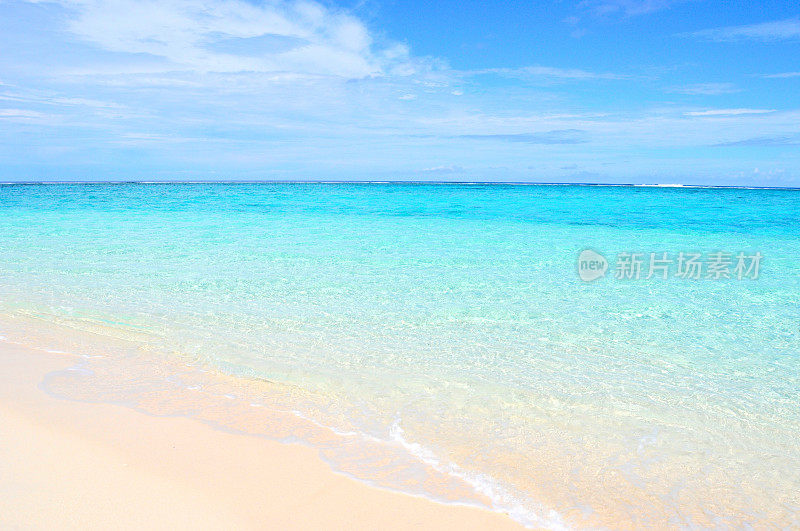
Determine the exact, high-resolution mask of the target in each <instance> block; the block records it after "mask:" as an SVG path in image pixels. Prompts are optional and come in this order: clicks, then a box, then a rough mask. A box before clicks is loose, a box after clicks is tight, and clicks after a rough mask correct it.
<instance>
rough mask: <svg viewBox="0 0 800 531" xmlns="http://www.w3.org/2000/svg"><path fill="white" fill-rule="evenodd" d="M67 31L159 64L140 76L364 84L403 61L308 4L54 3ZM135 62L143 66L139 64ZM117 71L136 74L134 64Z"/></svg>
mask: <svg viewBox="0 0 800 531" xmlns="http://www.w3.org/2000/svg"><path fill="white" fill-rule="evenodd" d="M55 2H56V3H58V4H60V5H61V6H63V7H65V8H66V9H67V10H68V13H69V23H68V28H69V30H70V31H71V32H72V33H73V34H74V35H76V36H77V37H79V38H80V39H81V40H84V41H87V42H89V43H93V44H95V45H97V46H98V47H100V48H102V49H103V50H107V51H110V52H123V53H128V54H145V55H146V56H150V57H152V58H156V59H158V60H160V61H161V62H160V63H156V64H155V65H154V64H148V66H147V70H149V71H151V72H153V71H176V70H191V71H197V72H295V73H305V74H312V75H332V76H341V77H345V78H363V77H367V76H373V75H380V74H382V73H384V72H385V71H386V70H387V69H392V68H397V67H399V66H401V65H402V63H406V62H408V49H407V48H403V47H398V46H390V47H388V49H385V50H380V49H376V47H375V46H374V44H373V38H372V36H371V35H370V33H369V30H368V29H367V27H366V26H365V25H364V24H363V23H362V22H361V21H360V20H358V19H357V18H355V17H353V16H352V15H349V14H347V13H345V12H341V11H337V10H335V9H332V8H328V7H325V6H323V5H322V4H319V3H316V2H313V1H309V0H297V1H277V2H270V3H263V4H258V5H255V4H251V3H248V2H245V1H243V0H169V1H166V0H161V1H157V0H144V1H142V0H55ZM139 62H140V63H141V62H142V61H141V60H139ZM124 69H127V70H128V71H135V70H136V66H135V65H126V66H124Z"/></svg>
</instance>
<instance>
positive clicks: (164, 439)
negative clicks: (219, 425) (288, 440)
mask: <svg viewBox="0 0 800 531" xmlns="http://www.w3.org/2000/svg"><path fill="white" fill-rule="evenodd" d="M74 362H75V359H74V358H73V357H71V356H65V355H55V354H48V353H43V352H40V351H34V350H30V349H26V348H23V347H20V346H16V345H10V344H7V343H6V344H0V426H2V428H1V429H0V527H1V528H4V529H9V528H10V529H16V528H20V529H54V528H58V529H86V528H105V529H108V528H115V529H133V528H149V529H153V528H161V529H167V528H172V529H174V528H183V529H186V528H191V529H218V528H226V529H255V528H260V529H263V528H283V529H287V528H291V529H301V528H302V529H305V528H316V529H319V528H327V529H345V528H346V529H376V528H381V529H389V528H391V529H409V528H414V529H448V528H449V529H519V528H520V526H519V525H518V524H516V523H515V522H513V521H512V520H511V519H510V518H507V517H505V516H503V515H500V514H495V513H491V512H488V511H484V510H480V509H476V508H471V507H465V506H449V505H442V504H438V503H435V502H431V501H428V500H425V499H421V498H416V497H413V496H408V495H405V494H400V493H394V492H389V491H384V490H380V489H376V488H372V487H369V486H367V485H364V484H362V483H359V482H357V481H355V480H352V479H350V478H347V477H345V476H342V475H339V474H336V473H334V472H332V471H331V470H330V468H329V467H328V466H327V465H326V464H325V463H324V462H323V461H322V460H321V459H320V458H319V456H318V455H317V452H316V451H315V450H313V449H311V448H308V447H304V446H300V445H285V444H280V443H277V442H273V441H269V440H264V439H260V438H256V437H248V436H243V435H237V434H230V433H225V432H223V431H220V430H214V429H212V428H211V427H208V426H206V425H204V424H202V423H199V422H196V421H192V420H190V419H187V418H180V417H172V418H164V417H153V416H149V415H145V414H143V413H139V412H136V411H134V410H131V409H128V408H125V407H122V406H115V405H108V404H86V403H79V402H72V401H67V400H59V399H56V398H53V397H51V396H49V395H48V394H46V393H45V392H44V391H42V390H41V389H40V387H39V384H40V382H41V381H42V378H43V377H44V376H45V375H46V374H47V373H48V372H50V371H54V370H61V369H64V368H66V367H69V366H71V365H73V364H74Z"/></svg>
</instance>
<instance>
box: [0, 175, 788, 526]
mask: <svg viewBox="0 0 800 531" xmlns="http://www.w3.org/2000/svg"><path fill="white" fill-rule="evenodd" d="M582 253H583V254H582ZM579 257H581V258H582V259H581V260H579ZM0 335H1V336H2V337H3V339H4V340H5V341H13V342H17V343H23V344H27V345H30V346H34V347H36V348H41V349H44V350H49V351H54V352H61V351H63V352H70V353H74V354H78V355H80V356H82V357H81V358H80V359H81V361H80V363H79V364H78V365H77V366H75V367H73V368H72V369H71V370H69V371H61V372H58V373H53V374H50V375H48V377H47V378H46V379H45V381H44V382H43V383H42V387H43V388H44V389H45V390H47V391H48V392H50V393H52V394H53V395H55V396H59V397H62V398H65V399H71V400H83V401H95V402H106V403H119V404H123V405H126V406H129V407H135V408H137V409H139V410H141V411H143V412H145V413H149V414H154V415H185V416H189V417H193V418H196V419H197V420H198V421H202V422H206V423H208V424H211V425H214V426H215V427H218V428H219V429H228V430H232V431H237V432H242V433H247V434H250V435H253V436H260V437H267V438H271V439H276V440H280V441H284V442H287V443H297V444H307V445H311V446H313V447H314V448H317V449H318V450H319V452H320V455H321V456H322V457H323V459H325V460H326V461H327V462H328V463H329V464H330V466H331V467H332V468H333V469H334V470H336V471H338V472H341V473H344V474H347V475H350V476H352V477H354V478H357V479H359V480H361V481H364V482H366V483H369V484H372V485H376V486H378V487H382V488H388V489H393V490H398V491H402V492H407V493H410V494H415V495H419V496H425V497H428V498H431V499H435V500H438V501H441V502H444V503H463V504H471V505H477V506H481V507H486V508H489V509H492V510H496V511H500V512H505V513H508V514H510V515H511V516H512V517H513V518H514V519H516V520H517V521H519V522H520V523H522V524H525V525H528V526H531V527H547V528H553V529H558V528H583V527H591V528H597V527H611V528H635V527H643V526H658V527H694V526H716V527H726V526H733V527H743V526H747V525H752V526H754V527H784V528H789V527H798V526H800V191H798V190H775V189H718V188H688V187H682V188H673V187H633V186H545V185H505V184H480V183H476V184H447V183H441V184H423V183H327V184H326V183H278V184H269V183H257V184H247V183H218V184H213V183H196V184H189V183H184V184H156V183H154V184H137V183H127V184H28V185H13V184H9V185H0Z"/></svg>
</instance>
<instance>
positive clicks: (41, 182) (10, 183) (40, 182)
mask: <svg viewBox="0 0 800 531" xmlns="http://www.w3.org/2000/svg"><path fill="white" fill-rule="evenodd" d="M58 184H61V185H66V184H72V185H76V184H77V185H97V184H101V185H103V184H105V185H125V184H138V185H150V184H158V185H163V184H179V185H187V184H416V185H421V184H428V185H448V184H450V185H501V186H503V185H505V186H598V187H631V188H695V189H696V188H712V189H717V188H720V189H736V190H800V186H753V185H714V184H682V183H587V182H539V181H433V180H336V179H320V180H277V179H275V180H237V179H230V180H219V179H215V180H202V179H201V180H197V179H192V180H150V179H148V180H138V179H125V180H109V181H100V180H81V181H69V180H66V181H64V180H37V181H0V186H15V185H28V186H30V185H58Z"/></svg>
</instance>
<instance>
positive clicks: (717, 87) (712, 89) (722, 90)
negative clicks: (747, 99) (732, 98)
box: [667, 83, 741, 96]
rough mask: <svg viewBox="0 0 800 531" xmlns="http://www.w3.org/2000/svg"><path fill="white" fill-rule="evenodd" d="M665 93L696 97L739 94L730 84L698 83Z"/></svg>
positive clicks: (674, 88) (673, 88)
mask: <svg viewBox="0 0 800 531" xmlns="http://www.w3.org/2000/svg"><path fill="white" fill-rule="evenodd" d="M667 92H675V93H678V94H689V95H696V96H718V95H720V94H733V93H735V92H741V90H740V89H738V88H736V86H735V85H733V84H732V83H698V84H696V85H685V86H683V87H672V88H669V89H667Z"/></svg>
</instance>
